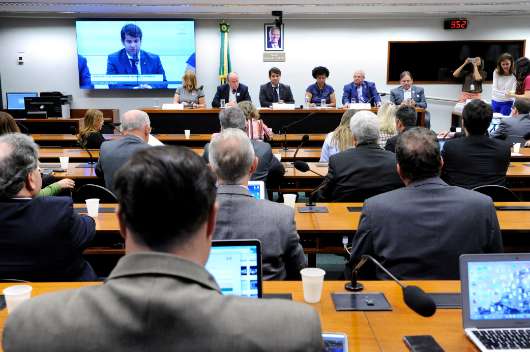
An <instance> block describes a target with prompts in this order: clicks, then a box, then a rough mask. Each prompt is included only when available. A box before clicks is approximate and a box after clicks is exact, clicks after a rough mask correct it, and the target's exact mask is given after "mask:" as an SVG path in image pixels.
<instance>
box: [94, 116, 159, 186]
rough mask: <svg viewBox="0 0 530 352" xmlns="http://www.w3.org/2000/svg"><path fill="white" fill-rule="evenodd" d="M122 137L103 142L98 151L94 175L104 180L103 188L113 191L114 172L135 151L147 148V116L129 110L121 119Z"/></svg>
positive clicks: (149, 126) (148, 123)
mask: <svg viewBox="0 0 530 352" xmlns="http://www.w3.org/2000/svg"><path fill="white" fill-rule="evenodd" d="M121 131H122V135H123V137H121V138H118V139H115V140H112V141H107V142H104V143H103V144H102V145H101V149H100V151H99V160H98V163H97V165H96V175H98V176H99V177H103V178H104V179H105V187H106V188H108V189H110V190H111V191H113V187H114V186H113V178H114V174H115V173H116V171H117V170H118V169H119V168H120V167H121V166H122V165H123V164H125V163H126V162H127V161H128V160H129V158H130V157H131V155H133V154H134V152H136V151H137V150H140V149H145V148H148V147H149V144H147V142H148V141H149V134H150V133H151V121H150V120H149V115H147V113H145V112H143V111H140V110H130V111H127V112H126V113H125V114H123V116H122V118H121Z"/></svg>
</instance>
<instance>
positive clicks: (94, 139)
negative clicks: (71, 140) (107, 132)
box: [79, 132, 105, 149]
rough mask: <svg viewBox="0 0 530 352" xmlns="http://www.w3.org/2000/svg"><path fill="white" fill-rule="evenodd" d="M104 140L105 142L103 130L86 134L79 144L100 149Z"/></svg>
mask: <svg viewBox="0 0 530 352" xmlns="http://www.w3.org/2000/svg"><path fill="white" fill-rule="evenodd" d="M103 142H105V137H103V135H102V134H101V132H92V133H90V134H89V135H87V136H86V139H84V140H80V141H79V145H81V147H83V148H87V149H99V148H101V144H103Z"/></svg>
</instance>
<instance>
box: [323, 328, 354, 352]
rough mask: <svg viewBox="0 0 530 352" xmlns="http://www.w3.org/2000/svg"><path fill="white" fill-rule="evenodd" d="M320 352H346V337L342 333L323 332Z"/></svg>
mask: <svg viewBox="0 0 530 352" xmlns="http://www.w3.org/2000/svg"><path fill="white" fill-rule="evenodd" d="M322 340H323V342H324V346H323V349H322V352H348V337H347V336H346V334H344V333H342V332H323V333H322Z"/></svg>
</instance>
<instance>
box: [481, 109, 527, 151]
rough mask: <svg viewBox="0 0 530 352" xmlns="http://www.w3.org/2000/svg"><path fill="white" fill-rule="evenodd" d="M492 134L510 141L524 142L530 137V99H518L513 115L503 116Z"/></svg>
mask: <svg viewBox="0 0 530 352" xmlns="http://www.w3.org/2000/svg"><path fill="white" fill-rule="evenodd" d="M490 136H491V137H495V138H499V139H504V140H506V141H508V142H510V143H524V141H525V140H526V139H530V100H529V99H516V100H515V103H514V104H513V107H512V116H511V117H506V118H503V119H502V120H501V123H500V124H499V126H498V127H497V129H495V131H493V132H492V133H491V134H490Z"/></svg>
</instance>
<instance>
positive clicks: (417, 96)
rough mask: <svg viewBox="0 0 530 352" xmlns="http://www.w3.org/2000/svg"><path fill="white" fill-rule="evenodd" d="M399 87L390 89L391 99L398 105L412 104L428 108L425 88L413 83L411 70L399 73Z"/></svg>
mask: <svg viewBox="0 0 530 352" xmlns="http://www.w3.org/2000/svg"><path fill="white" fill-rule="evenodd" d="M399 83H400V84H401V85H400V86H399V87H397V88H394V89H392V90H391V91H390V101H391V102H393V103H394V104H396V105H401V104H405V105H410V106H413V107H418V108H424V109H426V108H427V101H426V100H425V93H424V91H423V88H421V87H418V86H415V85H413V84H412V75H411V73H410V72H409V71H403V72H401V74H400V75H399Z"/></svg>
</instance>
